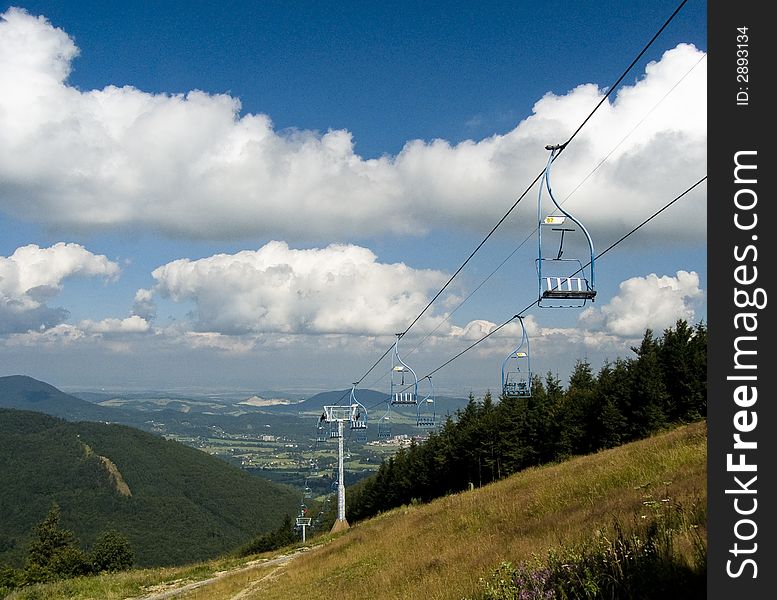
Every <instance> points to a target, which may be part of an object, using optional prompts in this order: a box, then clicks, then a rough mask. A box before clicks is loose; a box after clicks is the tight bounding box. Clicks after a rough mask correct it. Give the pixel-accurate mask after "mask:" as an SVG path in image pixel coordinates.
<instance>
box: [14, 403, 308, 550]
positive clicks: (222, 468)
mask: <svg viewBox="0 0 777 600" xmlns="http://www.w3.org/2000/svg"><path fill="white" fill-rule="evenodd" d="M87 445H88V447H89V448H90V449H91V451H92V452H91V453H89V452H88V451H87V450H86V446H87ZM100 456H104V457H107V458H108V459H110V460H111V461H112V462H113V463H114V464H115V466H116V467H117V468H118V471H119V472H120V473H121V475H122V477H123V479H124V481H125V482H126V484H127V485H128V486H129V489H130V491H131V493H132V495H131V497H126V496H124V495H122V494H121V493H119V492H118V491H117V489H116V486H115V485H114V483H113V482H112V481H111V479H110V477H109V475H108V472H107V471H106V469H105V467H104V465H103V463H102V462H101V459H100V458H99V457H100ZM53 501H56V502H57V503H58V504H59V505H60V507H61V509H62V526H63V527H66V528H68V529H72V530H73V531H74V532H75V533H76V536H77V537H78V539H79V541H80V542H81V544H82V545H83V546H87V547H88V546H89V545H90V544H91V543H92V541H93V540H94V538H95V537H96V535H97V534H98V533H99V532H101V531H104V530H106V529H116V530H118V531H120V532H121V533H123V534H124V535H125V536H126V537H127V538H128V539H129V540H130V542H131V543H132V546H133V548H134V550H135V556H136V561H137V563H138V564H140V565H170V564H183V563H189V562H192V561H195V560H202V559H205V558H211V557H215V556H217V555H219V554H221V553H224V552H227V551H230V550H232V549H233V548H234V547H236V546H238V545H240V544H244V543H246V542H247V541H248V540H249V539H250V538H251V537H252V536H253V535H255V534H256V533H257V532H265V531H269V530H272V529H275V528H276V527H277V526H278V525H279V524H280V522H281V520H282V519H283V516H284V514H285V513H287V512H288V513H290V514H295V513H296V510H297V506H298V503H299V494H298V492H296V491H294V490H293V489H291V488H288V487H286V486H280V485H277V484H274V483H271V482H269V481H265V480H262V479H260V478H258V477H254V476H251V475H249V474H247V473H245V472H243V471H241V470H240V469H238V468H236V467H232V466H230V465H228V464H226V463H224V462H223V461H221V460H219V459H217V458H214V457H212V456H209V455H207V454H205V453H203V452H200V451H198V450H195V449H193V448H189V447H187V446H184V445H183V444H178V443H176V442H172V441H167V440H164V439H162V438H160V437H158V436H154V435H151V434H148V433H145V432H142V431H139V430H137V429H132V428H130V427H124V426H121V425H105V424H100V423H68V422H65V421H62V420H59V419H55V418H53V417H49V416H47V415H43V414H40V413H34V412H25V411H14V410H5V409H0V515H2V521H0V542H3V545H2V546H3V547H2V548H0V563H1V562H5V561H9V562H15V563H17V564H18V562H19V560H20V559H21V557H22V556H23V554H24V551H25V548H26V545H27V536H28V534H29V532H30V531H31V530H32V528H33V525H34V524H35V523H37V522H39V521H40V520H42V519H43V518H44V517H45V516H46V513H47V512H48V510H49V508H50V507H51V503H52V502H53ZM3 550H5V551H3Z"/></svg>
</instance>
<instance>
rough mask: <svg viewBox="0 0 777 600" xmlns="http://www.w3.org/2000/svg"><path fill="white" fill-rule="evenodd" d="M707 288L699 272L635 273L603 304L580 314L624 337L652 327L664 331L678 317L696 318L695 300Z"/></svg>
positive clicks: (588, 324)
mask: <svg viewBox="0 0 777 600" xmlns="http://www.w3.org/2000/svg"><path fill="white" fill-rule="evenodd" d="M703 296H704V292H703V291H702V290H701V289H700V288H699V275H698V274H697V273H696V272H693V271H691V272H690V273H689V272H688V271H677V274H676V275H675V276H674V277H673V276H671V275H663V276H660V277H659V276H658V275H656V274H655V273H651V274H650V275H648V276H646V277H632V278H631V279H627V280H626V281H623V282H622V283H621V284H620V286H619V290H618V294H617V295H616V296H615V297H614V298H613V299H612V300H610V302H609V303H608V304H606V305H604V306H602V307H601V308H598V307H597V308H594V307H590V308H587V309H585V310H584V311H583V312H582V313H581V315H580V323H581V324H582V325H584V326H586V327H589V328H591V329H600V330H603V331H605V332H608V333H612V334H615V335H619V336H624V337H636V336H641V335H643V334H644V333H645V330H646V329H648V328H650V329H653V330H654V331H657V332H660V331H663V330H664V329H666V328H668V327H671V326H673V325H674V324H675V322H676V321H677V320H678V319H684V320H686V321H689V322H693V320H694V315H695V310H694V306H695V303H696V302H698V301H700V300H701V299H702V298H703Z"/></svg>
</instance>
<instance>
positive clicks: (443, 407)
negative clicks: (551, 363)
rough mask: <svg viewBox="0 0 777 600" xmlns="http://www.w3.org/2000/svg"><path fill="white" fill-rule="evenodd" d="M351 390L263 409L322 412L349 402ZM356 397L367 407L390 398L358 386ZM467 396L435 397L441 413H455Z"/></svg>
mask: <svg viewBox="0 0 777 600" xmlns="http://www.w3.org/2000/svg"><path fill="white" fill-rule="evenodd" d="M350 394H351V390H350V389H347V390H333V391H331V392H321V393H319V394H316V395H314V396H311V397H310V398H308V399H307V400H304V401H303V402H297V403H295V404H277V405H274V406H265V407H263V410H265V411H272V412H292V413H315V412H321V410H322V409H323V407H324V406H326V405H334V404H348V402H349V401H350ZM355 394H356V399H357V400H358V401H359V402H360V403H361V404H362V405H364V406H365V407H367V409H368V410H369V409H370V408H375V407H377V406H379V405H383V404H384V403H385V402H387V401H388V399H389V394H388V392H378V391H375V390H371V389H367V388H356V391H355ZM467 402H468V400H467V398H453V397H449V396H437V397H436V398H435V407H436V410H437V413H438V414H440V415H445V414H448V413H450V414H454V413H455V412H456V410H458V409H459V408H464V407H465V406H466V405H467Z"/></svg>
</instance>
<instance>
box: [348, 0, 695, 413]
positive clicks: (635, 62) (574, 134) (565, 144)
mask: <svg viewBox="0 0 777 600" xmlns="http://www.w3.org/2000/svg"><path fill="white" fill-rule="evenodd" d="M687 2H688V0H682V2H680V4H679V5H678V7H677V8H676V9H675V10H674V12H673V13H672V14H671V15H670V16H669V18H668V19H667V20H666V21H665V22H664V24H663V25H662V26H661V27H660V28H659V30H658V31H657V32H656V33H655V34H654V35H653V37H652V38H650V41H648V42H647V44H645V46H644V47H643V48H642V50H641V51H640V52H639V54H637V56H636V57H635V58H634V60H632V61H631V63H630V64H629V66H628V67H627V68H626V69H625V70H624V71H623V73H622V74H621V75H620V76H619V77H618V79H617V80H616V81H615V83H613V84H612V85H611V86H609V88H608V89H607V92H606V93H605V94H604V95H603V96H602V98H601V99H600V100H599V102H598V103H597V104H596V106H595V107H594V108H593V110H591V112H590V113H589V114H588V116H586V118H585V119H584V120H583V122H582V123H581V124H580V125H579V126H578V127H577V129H575V131H574V132H573V133H572V135H571V136H570V137H569V138H568V139H567V141H566V142H564V143H563V144H561V145H560V150H559V153H558V154H557V155H556V158H557V157H558V156H559V155H560V154H561V152H562V151H563V150H564V148H566V146H567V145H568V144H569V143H570V142H571V141H572V140H573V139H574V138H575V137H576V136H577V134H578V133H580V131H581V130H582V129H583V127H584V126H585V125H586V124H587V123H588V121H589V120H590V119H591V117H593V115H594V114H595V113H596V111H598V110H599V108H600V107H601V106H602V104H603V103H604V102H605V100H607V98H609V97H610V95H611V94H612V93H613V91H615V89H616V88H617V87H618V85H620V83H621V82H622V81H623V80H624V79H625V77H626V75H628V73H629V72H630V71H631V69H633V68H634V66H635V65H636V64H637V63H638V62H639V60H640V59H641V58H642V57H643V56H644V55H645V53H646V52H647V51H648V49H649V48H650V47H651V46H652V45H653V43H654V42H655V41H656V40H657V39H658V37H659V36H660V35H661V33H663V31H664V30H665V29H666V28H667V27H668V25H669V23H671V22H672V20H673V19H674V18H675V17H676V16H677V14H678V13H679V12H680V10H681V9H682V8H683V6H685V4H686V3H687ZM544 172H545V170H544V169H543V170H542V171H540V173H538V174H537V176H536V177H535V178H534V179H533V180H532V182H531V183H530V184H529V185H528V186H527V187H526V189H525V190H524V191H523V193H521V195H520V196H518V198H517V199H516V200H515V202H513V204H512V206H510V208H509V209H508V210H507V212H506V213H505V214H504V215H503V216H502V217H501V218H500V219H499V221H497V223H496V225H494V226H493V227H492V228H491V230H490V231H489V232H488V234H487V235H486V236H485V237H484V238H483V239H482V240H481V241H480V243H479V244H478V245H477V246H476V247H475V249H474V250H473V251H472V252H471V253H470V254H469V256H468V257H467V258H466V259H465V260H464V262H463V263H462V264H461V265H460V266H459V267H458V268H457V269H456V271H455V272H454V273H453V275H451V277H450V278H449V279H448V281H447V282H446V283H445V284H444V285H443V286H442V288H440V290H439V291H438V292H437V293H436V294H435V295H434V296H433V297H432V299H431V300H430V301H429V303H428V304H427V305H426V306H425V307H424V308H423V310H422V311H421V312H420V313H419V314H418V315H417V316H416V317H415V318H414V319H413V320H412V321H411V323H410V325H408V326H407V327H406V328H405V330H404V331H403V332H401V333H400V334H399V336H400V337H402V336H404V335H406V334H407V333H408V332H409V331H410V329H412V327H413V326H414V325H415V324H416V323H417V322H418V321H419V320H420V319H421V317H422V316H423V315H424V314H425V313H426V311H427V310H429V308H430V307H431V306H432V304H434V302H435V301H436V300H437V298H439V297H440V295H442V293H443V292H444V291H445V290H446V289H447V288H448V286H449V285H450V284H451V283H452V282H453V280H454V279H455V278H456V277H457V276H458V275H459V273H461V271H462V270H463V269H464V267H466V266H467V264H469V262H470V260H472V258H473V257H474V256H475V254H477V252H478V251H479V250H480V249H481V248H482V247H483V245H484V244H485V243H486V242H487V241H488V240H489V239H490V238H491V236H492V235H493V234H494V233H495V232H496V230H497V229H498V228H499V227H500V226H501V225H502V223H504V221H505V220H506V219H507V217H508V216H509V215H510V214H511V213H512V212H513V210H515V208H516V207H517V206H518V204H519V203H520V202H521V201H522V200H523V199H524V198H525V197H526V194H528V193H529V191H531V189H532V188H533V187H534V185H535V184H536V183H537V182H538V181H539V180H540V179H541V178H542V174H543V173H544ZM391 348H392V347H389V348H388V349H387V350H386V351H385V352H384V353H383V354H382V355H381V357H380V358H378V360H376V361H375V362H374V363H373V364H372V366H371V367H370V368H369V369H367V371H365V372H364V374H363V375H362V376H361V377H359V379H358V381H357V383H361V382H362V381H363V380H364V378H365V377H367V376H368V375H369V374H370V373H371V372H372V371H373V370H374V369H375V367H377V366H378V364H380V362H381V361H382V360H383V359H384V358H385V357H386V356H387V355H388V353H389V352H391ZM344 397H345V396H343V398H344ZM341 400H342V399H341Z"/></svg>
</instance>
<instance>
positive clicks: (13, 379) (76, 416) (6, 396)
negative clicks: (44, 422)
mask: <svg viewBox="0 0 777 600" xmlns="http://www.w3.org/2000/svg"><path fill="white" fill-rule="evenodd" d="M0 408H15V409H18V410H34V411H36V412H42V413H46V414H47V415H52V416H54V417H59V418H61V419H67V420H69V421H103V422H119V421H123V420H124V419H126V418H127V415H126V414H125V413H124V411H121V410H116V409H114V408H110V407H105V406H99V405H97V404H93V403H91V402H87V401H86V400H81V399H80V398H76V397H75V396H71V395H69V394H66V393H65V392H63V391H61V390H58V389H57V388H55V387H54V386H53V385H49V384H48V383H44V382H43V381H38V380H37V379H33V378H32V377H27V376H26V375H9V376H6V377H0Z"/></svg>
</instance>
